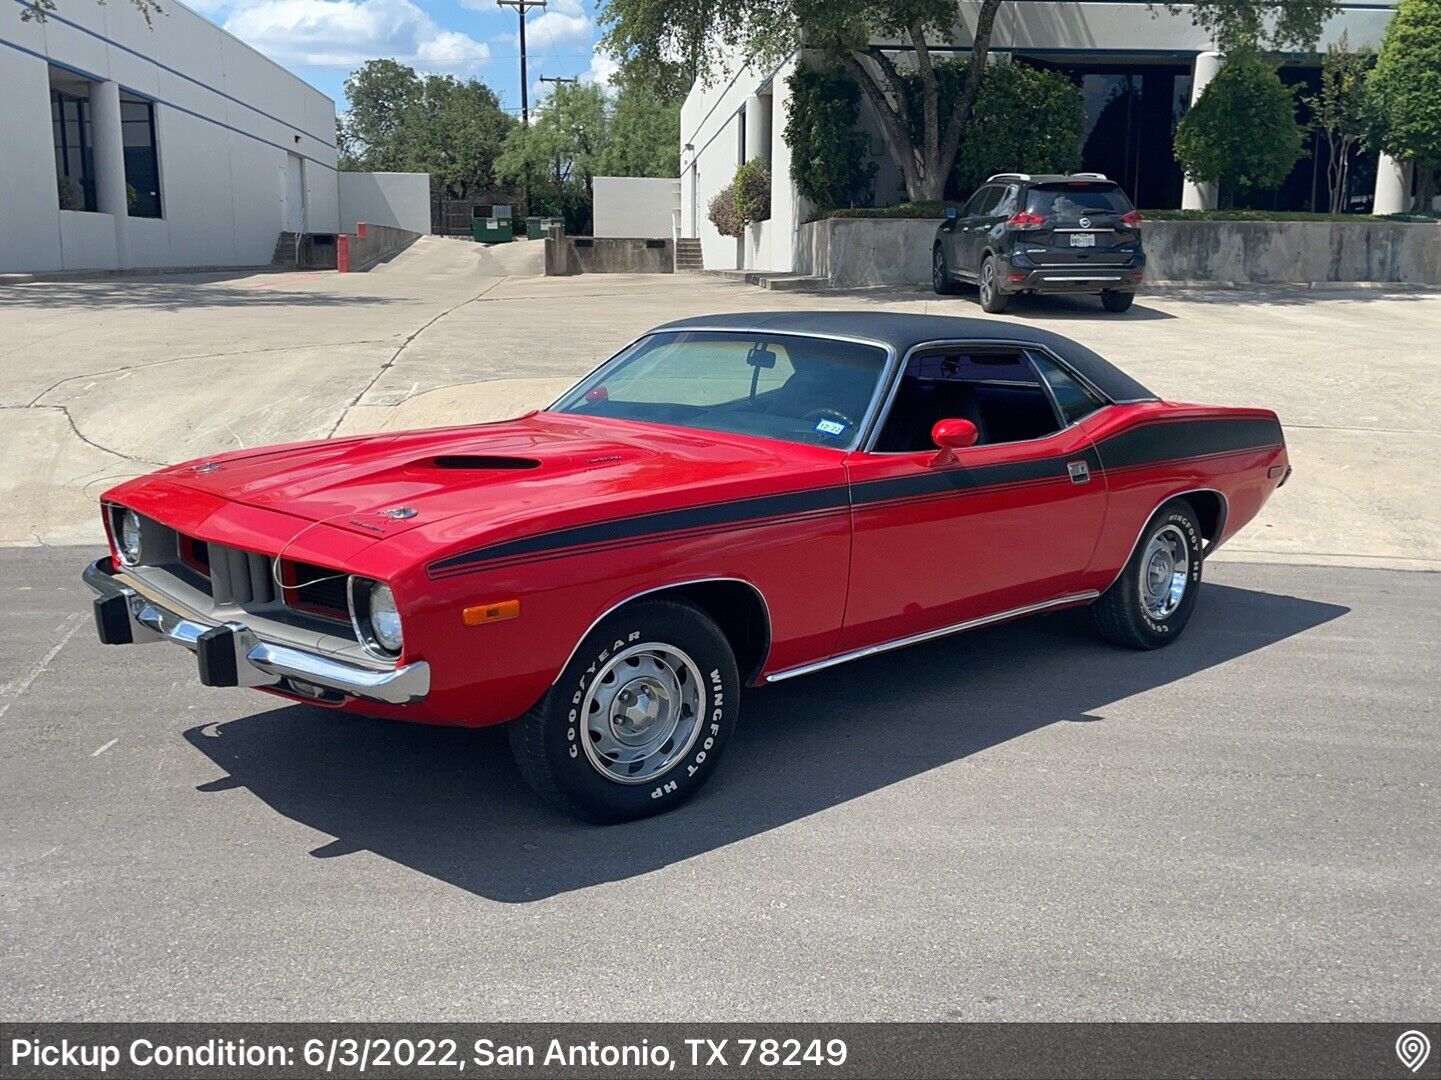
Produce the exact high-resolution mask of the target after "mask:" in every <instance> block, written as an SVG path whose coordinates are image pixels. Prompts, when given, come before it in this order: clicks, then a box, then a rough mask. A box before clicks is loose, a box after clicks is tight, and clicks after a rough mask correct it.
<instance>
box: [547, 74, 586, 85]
mask: <svg viewBox="0 0 1441 1080" xmlns="http://www.w3.org/2000/svg"><path fill="white" fill-rule="evenodd" d="M540 81H541V82H548V83H555V84H556V85H560V84H561V83H578V82H580V79H578V78H575V79H567V78H565V77H564V76H563V75H554V76H552V75H542V76H541V77H540Z"/></svg>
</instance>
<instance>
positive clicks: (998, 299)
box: [978, 255, 1011, 315]
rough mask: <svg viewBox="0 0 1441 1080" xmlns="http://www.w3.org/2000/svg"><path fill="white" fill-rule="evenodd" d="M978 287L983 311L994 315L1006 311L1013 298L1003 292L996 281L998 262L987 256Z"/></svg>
mask: <svg viewBox="0 0 1441 1080" xmlns="http://www.w3.org/2000/svg"><path fill="white" fill-rule="evenodd" d="M978 287H979V290H980V297H981V310H982V311H988V312H990V313H991V314H992V315H999V314H1000V313H1001V312H1003V311H1005V310H1006V305H1007V304H1009V303H1010V302H1011V298H1010V297H1009V296H1006V295H1005V294H1003V293H1002V292H1001V288H1000V284H999V283H998V282H997V280H996V260H995V259H994V258H992V257H991V256H990V255H987V256H986V257H985V258H984V259H982V260H981V273H980V277H979V279H978Z"/></svg>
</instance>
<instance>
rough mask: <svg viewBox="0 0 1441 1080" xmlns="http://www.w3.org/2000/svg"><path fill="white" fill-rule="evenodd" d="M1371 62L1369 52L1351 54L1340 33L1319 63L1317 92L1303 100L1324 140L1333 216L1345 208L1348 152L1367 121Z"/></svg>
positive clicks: (1358, 139) (1365, 129)
mask: <svg viewBox="0 0 1441 1080" xmlns="http://www.w3.org/2000/svg"><path fill="white" fill-rule="evenodd" d="M1375 60H1376V56H1375V54H1374V53H1372V52H1371V50H1370V49H1361V50H1359V51H1357V52H1352V51H1351V49H1350V42H1349V41H1348V40H1347V38H1346V35H1345V34H1344V33H1343V34H1342V35H1341V40H1339V41H1337V42H1335V43H1334V44H1333V45H1331V47H1330V48H1328V49H1327V50H1326V55H1325V57H1324V58H1323V59H1322V61H1321V88H1320V90H1319V91H1318V92H1317V93H1315V94H1312V95H1311V96H1309V97H1307V98H1306V99H1305V101H1306V104H1307V106H1308V107H1309V108H1310V109H1311V127H1312V128H1313V129H1314V130H1316V131H1319V132H1320V133H1321V134H1322V135H1324V136H1325V138H1326V148H1327V150H1328V152H1329V153H1328V157H1327V160H1326V188H1327V190H1328V192H1329V193H1330V207H1331V213H1333V214H1339V213H1341V212H1342V211H1343V210H1345V209H1346V189H1347V179H1348V176H1349V173H1350V170H1351V152H1352V150H1354V149H1355V147H1356V145H1357V144H1358V143H1359V142H1361V140H1362V139H1364V138H1365V137H1366V132H1367V127H1368V124H1369V123H1370V120H1371V106H1370V93H1369V84H1368V82H1367V75H1368V73H1369V72H1370V70H1371V65H1372V64H1373V63H1375Z"/></svg>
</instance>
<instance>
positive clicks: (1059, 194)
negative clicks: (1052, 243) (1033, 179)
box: [1026, 184, 1131, 220]
mask: <svg viewBox="0 0 1441 1080" xmlns="http://www.w3.org/2000/svg"><path fill="white" fill-rule="evenodd" d="M1026 209H1027V210H1029V211H1030V212H1031V213H1033V214H1040V215H1041V216H1042V217H1048V218H1061V219H1063V220H1064V219H1067V218H1076V217H1080V216H1081V215H1082V214H1094V213H1097V212H1099V213H1102V214H1124V213H1126V212H1127V211H1129V210H1130V209H1131V200H1130V199H1128V198H1126V193H1125V192H1124V191H1122V190H1121V189H1120V188H1118V187H1117V186H1116V185H1115V184H1048V185H1046V186H1045V187H1033V188H1031V190H1030V193H1029V194H1028V195H1027V196H1026Z"/></svg>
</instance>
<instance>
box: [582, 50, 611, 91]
mask: <svg viewBox="0 0 1441 1080" xmlns="http://www.w3.org/2000/svg"><path fill="white" fill-rule="evenodd" d="M619 70H620V61H618V60H617V59H616V58H615V57H614V56H612V55H611V54H610V53H608V52H601V51H600V50H599V49H597V50H596V51H595V53H594V54H592V56H591V58H590V70H589V71H587V72H586V73H585V74H584V75H582V76H581V77H580V79H581V82H593V83H600V85H601V86H603V87H605V89H606V92H607V93H610V92H613V91H614V89H615V88H614V87H613V86H611V85H610V78H611V76H612V75H614V74H615V73H616V72H617V71H619Z"/></svg>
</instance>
